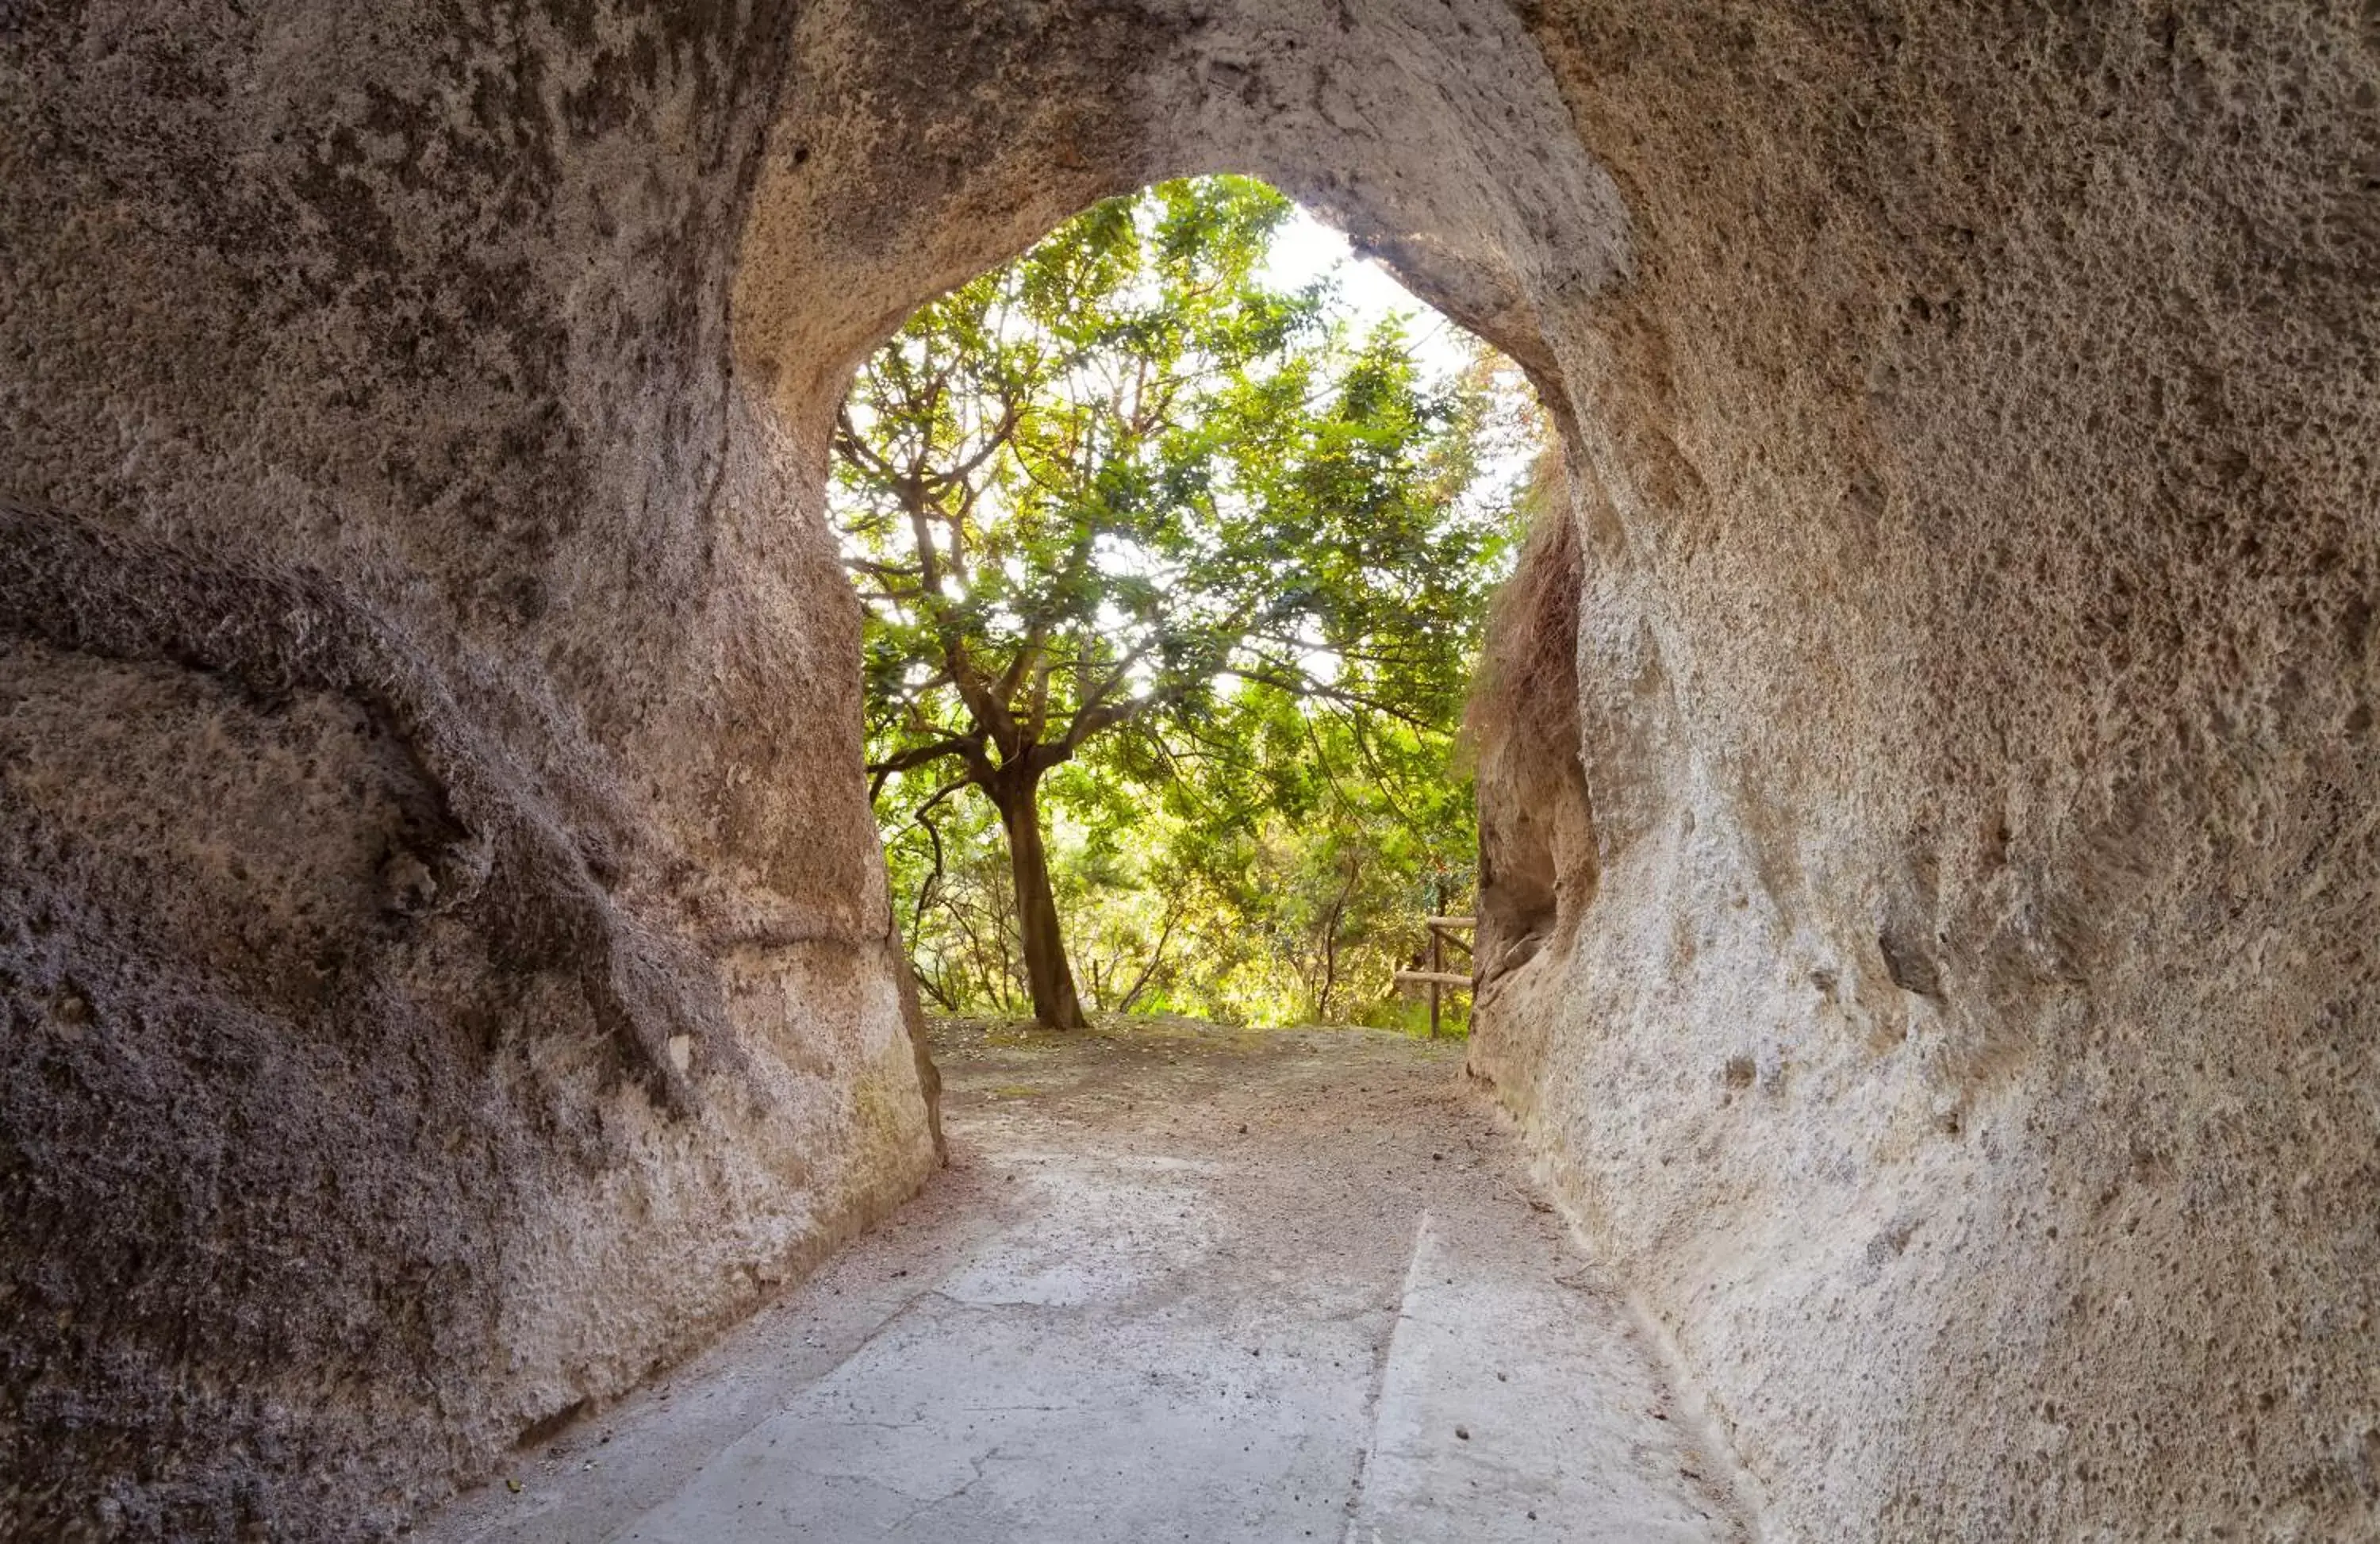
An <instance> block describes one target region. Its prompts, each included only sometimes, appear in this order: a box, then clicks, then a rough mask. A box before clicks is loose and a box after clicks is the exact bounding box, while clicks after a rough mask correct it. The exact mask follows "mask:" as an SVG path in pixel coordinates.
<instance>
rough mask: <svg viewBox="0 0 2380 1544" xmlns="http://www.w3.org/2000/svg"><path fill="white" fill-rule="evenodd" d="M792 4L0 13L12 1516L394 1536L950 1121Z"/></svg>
mask: <svg viewBox="0 0 2380 1544" xmlns="http://www.w3.org/2000/svg"><path fill="white" fill-rule="evenodd" d="M792 23H793V17H792V15H791V13H790V11H788V10H785V9H783V8H780V7H776V6H769V5H765V4H764V5H758V6H735V5H722V6H704V5H678V4H666V5H650V6H641V5H634V4H629V5H601V6H598V5H571V4H556V5H551V6H476V5H472V6H447V7H431V6H417V5H410V4H395V3H387V4H377V5H372V4H365V5H341V6H320V5H312V4H305V3H300V0H289V3H284V4H270V3H268V4H265V5H261V6H246V7H225V6H214V5H198V4H180V3H173V0H159V3H138V4H134V3H115V4H108V3H96V4H88V5H50V4H42V3H34V4H30V5H26V4H11V5H5V6H0V360H6V364H5V365H0V424H5V432H0V1325H5V1328H4V1329H0V1536H5V1537H6V1538H27V1539H31V1538H42V1539H54V1538H55V1539H67V1538H111V1539H113V1538H172V1539H202V1538H256V1537H273V1538H348V1537H364V1536H377V1535H379V1534H381V1533H383V1532H385V1531H386V1530H387V1529H389V1528H391V1527H394V1526H395V1525H396V1524H397V1523H398V1522H399V1521H400V1520H401V1519H402V1518H403V1517H405V1516H406V1515H407V1514H409V1513H411V1512H412V1511H414V1510H415V1509H416V1508H417V1507H418V1505H419V1503H421V1502H422V1501H425V1500H427V1499H434V1498H435V1497H437V1496H440V1495H442V1494H443V1493H444V1492H445V1491H446V1490H447V1489H449V1488H450V1486H451V1485H452V1484H453V1483H454V1481H455V1480H456V1479H457V1478H462V1477H475V1476H477V1475H480V1474H483V1473H484V1472H486V1470H487V1469H488V1468H489V1467H490V1465H492V1464H493V1463H495V1462H496V1460H497V1458H498V1457H499V1456H500V1455H501V1454H502V1453H503V1452H504V1450H506V1449H507V1448H509V1447H510V1446H511V1444H512V1443H513V1442H514V1441H516V1439H518V1438H520V1437H521V1436H522V1435H523V1434H525V1433H534V1432H536V1431H539V1430H540V1429H545V1428H547V1427H550V1426H551V1425H553V1423H554V1422H556V1421H558V1420H560V1419H563V1418H565V1417H566V1416H568V1415H569V1414H570V1413H572V1412H573V1411H575V1410H579V1409H583V1408H586V1407H587V1406H588V1405H589V1404H599V1403H600V1402H601V1400H602V1399H604V1398H605V1397H607V1396H609V1395H611V1394H613V1393H616V1392H619V1391H621V1390H622V1389H624V1388H625V1387H627V1386H628V1385H630V1384H632V1383H633V1382H634V1381H635V1380H637V1379H639V1378H640V1377H642V1376H644V1375H645V1374H646V1373H647V1372H648V1371H649V1370H650V1369H651V1368H654V1367H655V1366H656V1365H658V1364H661V1363H664V1362H666V1361H667V1360H668V1359H669V1358H671V1357H673V1356H677V1355H681V1354H682V1353H683V1352H684V1351H686V1349H688V1348H690V1347H692V1346H694V1345H697V1344H699V1343H701V1342H702V1341H703V1340H704V1339H705V1338H706V1337H707V1336H708V1335H710V1333H712V1332H714V1331H716V1330H717V1329H718V1328H719V1327H721V1326H722V1325H724V1324H726V1323H729V1322H732V1321H733V1320H734V1319H735V1318H737V1317H739V1316H740V1315H742V1314H743V1313H745V1312H746V1311H747V1310H748V1309H749V1308H750V1307H752V1306H753V1305H754V1304H755V1303H756V1302H758V1301H759V1298H760V1296H761V1295H763V1294H764V1293H766V1292H767V1291H768V1290H769V1289H770V1287H771V1283H776V1282H779V1281H782V1280H783V1279H785V1278H786V1277H787V1276H788V1275H789V1274H791V1273H794V1272H796V1271H798V1270H801V1269H803V1268H804V1267H805V1266H806V1265H807V1262H809V1261H811V1260H813V1259H815V1258H818V1257H819V1256H820V1254H821V1253H823V1252H824V1251H825V1250H826V1249H828V1248H829V1247H831V1246H832V1245H833V1244H834V1243H835V1242H836V1241H838V1240H839V1239H842V1238H844V1237H846V1236H848V1235H850V1234H852V1233H854V1232H855V1231H856V1230H857V1229H859V1228H860V1227H862V1226H864V1225H865V1224H866V1223H868V1222H869V1221H870V1220H872V1219H874V1218H876V1217H878V1216H880V1215H882V1214H883V1213H884V1212H886V1211H887V1210H890V1209H891V1208H892V1207H893V1206H894V1205H896V1204H897V1203H898V1202H899V1201H900V1200H901V1199H903V1198H905V1197H906V1196H907V1195H908V1194H909V1193H910V1192H911V1191H913V1190H914V1189H915V1188H916V1186H917V1185H918V1184H919V1183H921V1182H922V1180H923V1179H924V1177H925V1175H926V1173H928V1171H929V1168H930V1166H931V1164H932V1161H933V1138H932V1133H931V1129H930V1119H931V1112H930V1108H929V1099H930V1076H929V1070H930V1069H928V1068H926V1067H925V1066H924V1064H923V1063H922V1061H921V1060H920V1058H918V1057H917V1055H915V1054H914V1053H913V1052H912V1049H911V1044H910V1040H909V1036H908V1033H907V1029H908V1025H907V1023H906V1022H905V1015H904V1003H903V993H904V991H905V986H906V973H905V969H904V968H903V967H902V965H901V962H900V960H899V957H898V952H897V946H896V944H895V942H894V940H893V937H892V932H891V929H890V911H889V906H888V903H887V897H886V894H885V887H884V879H883V870H882V863H881V859H880V855H879V852H878V849H877V846H876V842H875V837H874V833H873V830H872V827H871V825H870V822H869V821H868V808H867V801H866V796H865V790H864V788H863V786H862V784H861V781H860V773H859V751H858V745H857V738H856V736H857V723H858V683H857V680H856V676H855V675H854V673H853V662H854V660H855V659H856V652H855V651H856V648H857V641H858V619H857V610H856V603H855V602H853V600H852V598H851V596H850V594H849V591H848V589H847V587H846V586H845V585H844V581H843V578H842V575H841V573H840V570H839V568H838V566H837V565H836V562H835V557H834V553H833V550H832V545H831V543H830V542H829V541H828V540H827V537H826V533H825V532H824V530H823V529H822V528H821V527H820V524H819V523H818V521H817V520H816V519H815V517H814V515H813V516H812V517H809V518H804V517H803V516H802V513H801V512H802V511H803V510H805V509H806V508H808V507H810V506H811V505H814V501H815V494H816V491H817V488H818V486H819V484H820V479H821V477H822V466H821V464H820V462H819V461H818V460H817V459H816V457H815V456H813V455H807V454H806V453H804V451H803V450H802V449H801V447H799V446H797V445H795V444H793V443H792V442H791V439H790V436H789V430H788V428H787V426H785V425H784V424H783V423H782V422H780V421H779V419H778V418H777V415H776V414H775V413H774V412H773V411H772V410H771V409H768V408H765V407H760V406H759V405H757V404H755V403H754V402H753V401H752V400H751V399H750V398H749V397H748V396H747V395H740V394H739V393H738V392H737V391H736V389H735V374H734V367H733V363H732V359H731V352H732V350H731V346H730V339H729V309H730V300H731V295H730V289H731V283H732V278H733V258H734V254H735V249H736V245H737V241H738V239H739V237H740V233H741V228H742V221H743V217H744V213H745V210H746V208H747V204H748V201H749V190H750V187H751V184H752V180H753V177H754V175H755V169H756V166H757V164H758V147H759V140H760V137H761V135H762V133H763V132H764V130H765V129H766V128H767V125H768V123H769V122H770V119H771V115H772V114H773V112H774V111H775V107H776V103H777V102H778V93H779V91H780V90H781V89H782V85H783V75H784V70H785V61H786V59H787V56H788V51H789V45H790V30H791V27H792Z"/></svg>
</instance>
